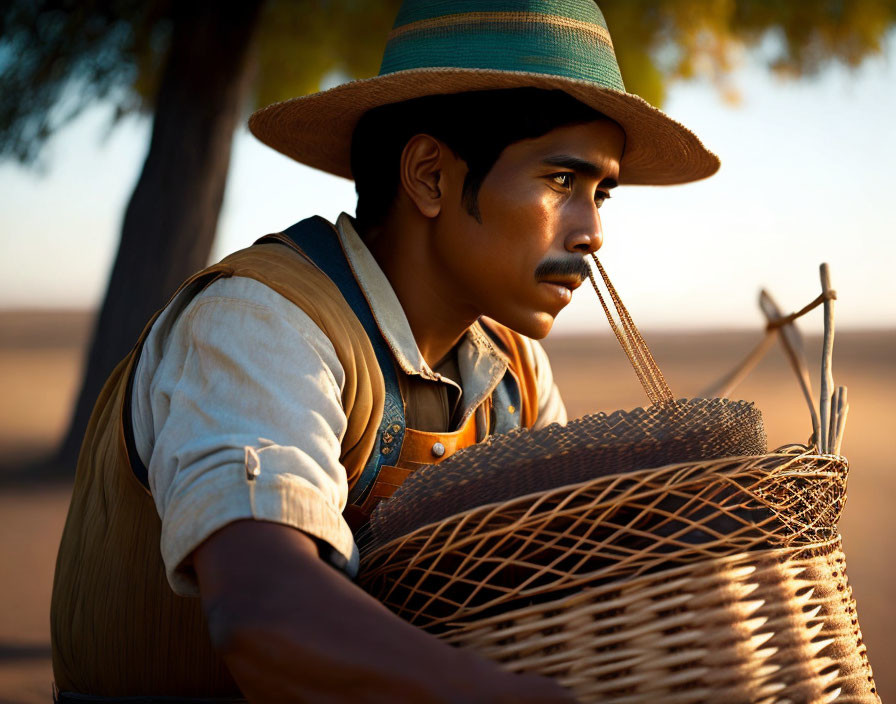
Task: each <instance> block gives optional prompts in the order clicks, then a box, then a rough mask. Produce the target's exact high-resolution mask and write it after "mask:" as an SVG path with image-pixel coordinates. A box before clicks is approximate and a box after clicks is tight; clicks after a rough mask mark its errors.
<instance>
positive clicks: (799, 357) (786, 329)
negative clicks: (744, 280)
mask: <svg viewBox="0 0 896 704" xmlns="http://www.w3.org/2000/svg"><path fill="white" fill-rule="evenodd" d="M810 305H811V304H810ZM759 307H760V308H761V309H762V312H763V313H764V314H765V317H766V320H768V323H769V326H772V325H774V326H775V327H777V329H778V330H779V331H780V333H781V346H782V347H783V348H784V352H785V353H786V354H787V359H788V360H789V361H790V366H791V367H793V371H794V372H796V377H797V380H798V381H799V384H800V388H801V389H802V391H803V398H805V399H806V405H807V406H808V407H809V415H810V416H811V417H812V432H813V433H814V434H815V442H816V443H819V442H820V438H819V436H818V426H819V422H818V413H816V411H815V399H814V398H812V381H811V380H810V377H809V367H808V365H807V364H806V353H805V351H804V349H803V338H802V336H801V335H800V331H799V329H798V328H797V327H796V325H795V324H794V321H795V320H796V316H793V315H791V316H788V318H792V319H790V320H789V321H788V322H787V323H784V324H779V323H780V321H781V320H782V318H784V315H783V314H782V313H781V309H780V308H779V307H778V304H777V302H775V299H774V298H772V295H771V294H770V293H769V292H768V291H766V290H765V289H763V290H762V291H760V293H759ZM807 307H808V306H807Z"/></svg>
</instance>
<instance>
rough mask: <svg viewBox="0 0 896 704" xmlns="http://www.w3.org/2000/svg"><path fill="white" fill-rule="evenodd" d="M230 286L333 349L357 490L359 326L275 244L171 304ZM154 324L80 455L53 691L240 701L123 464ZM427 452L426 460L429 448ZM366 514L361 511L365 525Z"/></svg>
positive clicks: (371, 383)
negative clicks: (130, 408) (264, 299)
mask: <svg viewBox="0 0 896 704" xmlns="http://www.w3.org/2000/svg"><path fill="white" fill-rule="evenodd" d="M225 276H245V277H249V278H253V279H256V280H257V281H259V282H261V283H263V284H265V285H267V286H269V287H270V288H272V289H274V290H275V291H277V292H278V293H279V294H281V295H282V296H284V297H285V298H286V299H288V300H289V301H291V302H293V303H294V304H295V305H297V306H299V307H300V308H301V309H302V310H303V311H305V312H306V313H307V314H308V316H309V317H310V318H311V319H312V320H313V321H314V322H315V323H316V324H317V325H318V326H319V327H320V328H321V330H322V331H323V332H324V334H325V335H326V336H327V337H328V338H329V340H330V341H331V342H332V343H333V346H334V348H335V350H336V355H337V357H338V359H339V362H340V364H341V365H342V367H343V369H344V370H345V386H344V388H343V391H342V405H343V408H344V409H345V412H346V416H347V418H348V425H347V428H346V432H345V436H344V438H343V440H342V450H341V456H340V462H341V463H342V465H343V466H344V467H345V469H346V473H347V476H348V484H349V487H351V486H353V485H354V483H355V482H356V481H357V479H358V477H359V476H360V473H361V471H362V469H363V468H364V465H365V464H366V462H367V459H368V457H369V456H370V453H371V451H372V449H373V447H374V445H375V441H376V435H377V432H378V429H379V423H380V420H381V418H382V413H383V403H384V383H383V377H382V374H381V372H380V369H379V366H378V363H377V360H376V356H375V354H374V351H373V348H372V346H371V344H370V342H369V340H368V337H367V334H366V333H365V331H364V329H363V327H362V326H361V324H360V322H359V321H358V319H357V318H356V317H355V315H354V313H352V311H351V309H350V308H349V306H348V304H347V303H346V302H345V300H344V299H343V297H342V295H341V294H340V292H339V290H338V288H337V287H336V286H335V284H333V282H332V281H330V279H329V278H327V276H326V275H324V274H323V273H322V272H321V271H320V270H319V269H317V267H315V266H314V265H313V264H311V263H310V262H309V261H308V260H307V259H305V257H304V256H302V255H301V254H300V253H298V252H297V251H295V250H294V249H289V248H287V247H284V246H281V245H278V244H262V245H255V246H253V247H250V248H248V249H245V250H242V251H240V252H237V253H235V254H233V255H231V256H229V257H227V258H226V259H224V260H223V261H222V262H220V263H219V264H216V265H214V266H211V267H209V268H208V269H205V270H204V271H202V272H200V273H198V274H196V275H195V276H193V277H192V278H190V279H189V280H188V281H187V282H185V283H184V285H183V286H182V287H181V289H180V290H179V291H178V293H179V292H180V291H181V290H184V289H185V288H190V289H191V290H192V295H195V294H196V293H198V292H199V291H200V290H201V289H202V288H204V287H205V286H208V285H209V284H210V283H211V282H212V281H214V280H215V279H217V278H219V277H225ZM175 295H177V294H175ZM154 320H155V318H153V321H150V323H149V325H147V326H146V329H145V330H144V331H143V333H142V334H141V336H140V338H139V340H138V342H137V344H136V345H135V347H134V349H133V350H132V351H131V353H130V354H129V355H128V356H127V357H125V359H124V360H122V361H121V363H120V364H119V365H118V366H117V367H116V368H115V370H114V371H113V373H112V375H111V376H110V377H109V379H108V380H107V381H106V384H105V386H104V387H103V389H102V391H101V393H100V396H99V399H98V400H97V403H96V406H95V407H94V410H93V414H92V416H91V419H90V423H89V425H88V428H87V433H86V435H85V437H84V442H83V444H82V447H81V453H80V456H79V458H78V467H77V475H76V478H75V486H74V492H73V495H72V500H71V505H70V508H69V513H68V518H67V520H66V525H65V530H64V532H63V535H62V542H61V544H60V548H59V556H58V558H57V562H56V575H55V579H54V582H53V597H52V604H51V611H50V628H51V639H52V648H53V674H54V677H55V681H56V686H57V687H58V688H59V689H60V690H62V691H69V692H79V693H84V694H91V695H96V696H133V695H147V694H151V695H155V696H180V697H228V696H231V697H232V696H239V690H238V688H237V687H236V685H235V683H234V682H233V680H232V679H231V678H230V675H229V673H228V672H227V669H226V667H225V666H224V664H223V662H222V661H221V659H220V658H219V657H218V656H217V655H216V654H215V652H214V650H213V649H212V645H211V641H210V639H209V635H208V629H207V625H206V622H205V619H204V617H203V614H202V609H201V605H200V601H199V599H196V598H186V597H181V596H178V595H176V594H175V593H174V592H173V591H172V590H171V587H170V586H169V584H168V581H167V579H166V576H165V568H164V564H163V562H162V557H161V553H160V548H159V545H160V539H161V520H160V519H159V515H158V513H157V511H156V507H155V503H154V502H153V499H152V496H151V495H150V494H149V492H148V491H147V489H146V488H145V487H144V486H143V485H142V484H141V483H140V482H139V481H138V480H137V478H136V477H135V475H134V473H133V471H132V469H131V465H130V462H129V460H128V453H127V447H126V441H125V426H124V422H123V420H124V411H125V408H126V404H127V403H128V393H127V390H128V385H129V380H130V378H131V373H132V370H133V367H134V365H135V364H136V361H137V359H138V357H139V353H140V349H141V346H142V344H143V341H144V339H145V338H146V335H147V333H148V331H149V329H150V327H151V326H152V323H153V322H154ZM490 327H491V328H492V329H493V332H495V333H496V334H497V336H498V338H499V340H500V341H501V343H502V347H504V348H505V351H506V352H507V353H508V356H509V357H510V359H511V372H512V373H513V374H514V375H515V376H516V377H517V379H518V381H519V385H520V388H521V390H522V393H523V399H524V402H523V409H522V410H523V424H524V425H527V426H531V424H532V423H533V422H534V420H535V413H536V409H537V400H536V398H535V375H534V366H533V364H532V360H531V359H529V358H528V357H527V352H528V348H527V347H526V346H525V345H523V344H522V343H521V338H520V337H519V336H518V335H516V333H511V332H510V331H508V330H507V329H506V328H503V327H501V326H497V325H495V324H490ZM449 435H456V438H455V441H454V442H453V444H452V447H451V449H452V451H454V450H455V449H460V447H462V446H466V445H469V444H471V443H472V442H473V441H474V440H475V437H474V435H473V434H471V433H470V432H469V428H465V429H462V431H459V432H458V433H455V434H449ZM413 437H414V434H413V432H412V433H411V434H410V438H413ZM426 440H427V441H429V438H426ZM446 440H447V438H446ZM424 444H425V449H426V453H428V451H429V448H430V447H431V442H429V443H428V444H426V443H424ZM454 445H457V447H454ZM415 446H416V445H415V443H414V442H410V443H408V448H407V456H405V454H406V453H405V451H403V452H402V458H401V459H402V461H400V462H397V463H396V464H397V465H398V467H397V468H392V470H391V471H387V472H386V473H384V475H383V476H382V477H381V478H380V481H379V482H378V486H379V491H376V492H372V495H376V497H375V498H376V499H377V500H379V499H381V498H386V497H387V496H389V495H390V494H391V493H392V491H394V489H395V488H396V487H397V484H400V482H401V481H403V479H404V477H405V476H407V474H409V473H410V470H412V469H413V468H415V467H416V466H420V463H419V462H418V460H419V459H420V458H419V457H417V456H416V454H418V453H415V452H414V447H415ZM421 446H423V445H421ZM419 454H420V455H421V457H424V456H428V457H429V461H432V458H431V455H428V454H423V453H422V451H421V453H419ZM412 455H414V456H412ZM446 456H447V453H446ZM368 503H375V501H368ZM372 507H373V506H372V505H370V506H369V507H368V506H365V507H364V508H365V513H369V510H370V509H372ZM353 518H355V519H356V518H357V516H354V517H353ZM352 522H353V523H356V520H353V521H352Z"/></svg>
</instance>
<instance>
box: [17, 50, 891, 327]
mask: <svg viewBox="0 0 896 704" xmlns="http://www.w3.org/2000/svg"><path fill="white" fill-rule="evenodd" d="M732 81H733V83H734V85H735V86H736V87H737V88H738V90H739V92H740V94H741V97H742V100H741V102H740V104H738V105H731V104H727V103H725V102H724V101H723V100H722V98H721V97H720V95H719V93H718V91H717V90H716V89H715V88H713V87H712V86H710V85H707V84H705V83H699V82H697V83H682V84H676V85H674V86H673V87H672V88H671V89H670V91H669V96H668V99H667V102H666V104H665V105H664V108H663V109H664V110H665V111H666V112H667V113H668V114H670V115H671V116H672V117H674V118H675V119H677V120H679V121H680V122H682V123H683V124H685V125H686V126H687V127H689V128H690V129H691V130H693V131H694V132H696V133H697V135H699V136H700V137H701V139H702V140H703V142H704V143H705V144H706V145H707V146H708V147H709V148H710V149H711V150H713V151H715V152H716V153H717V154H719V156H720V157H721V160H722V168H721V170H720V171H719V173H718V174H717V175H716V176H714V177H712V178H710V179H708V180H706V181H702V182H698V183H695V184H688V185H684V186H672V187H643V186H629V187H625V186H622V187H620V188H619V189H617V190H616V191H615V192H614V193H613V198H612V200H611V201H609V202H608V203H607V204H606V205H605V206H604V207H603V208H602V210H601V213H602V217H603V228H604V246H603V249H602V250H601V252H600V259H601V262H602V263H603V265H604V267H605V268H606V269H607V271H608V273H609V275H610V277H611V278H612V279H613V282H614V284H615V286H616V288H617V289H618V291H619V292H620V295H621V296H622V299H623V301H625V303H626V305H627V307H628V308H629V311H630V312H631V314H632V316H633V318H634V320H635V321H636V323H638V324H639V325H640V326H641V327H644V328H651V329H664V330H670V329H701V330H712V329H756V330H758V329H759V328H760V327H761V325H762V324H763V318H762V316H761V313H760V312H759V308H758V305H757V294H758V292H759V290H760V288H762V287H766V288H767V289H768V290H769V291H770V292H771V293H772V294H773V295H774V297H775V298H776V299H777V300H778V302H779V304H780V305H781V307H782V308H784V309H786V310H796V309H798V308H801V307H802V306H803V305H804V304H806V303H808V302H809V301H810V300H812V299H813V298H815V296H817V295H818V293H819V292H820V284H819V276H818V266H819V264H820V263H821V262H829V263H830V266H831V272H832V280H833V285H834V287H835V288H836V289H837V291H838V300H837V303H836V310H837V326H838V327H840V328H852V329H857V328H892V327H894V326H896V268H894V264H896V177H894V172H896V33H894V34H893V35H891V36H890V41H889V42H888V43H887V51H886V53H885V55H884V56H881V57H874V58H872V59H869V60H867V61H866V62H865V63H864V64H863V65H862V66H861V67H860V68H859V69H858V70H848V69H845V68H842V67H836V66H835V67H832V68H829V69H826V70H825V71H824V72H823V73H822V74H821V75H820V76H818V77H817V78H814V79H802V80H800V81H792V80H782V79H779V78H776V77H774V76H772V75H770V74H769V73H768V72H767V71H765V70H764V69H762V68H761V67H760V66H759V65H758V64H757V63H755V61H754V60H752V59H749V58H748V59H747V60H746V61H745V63H744V65H743V67H742V68H741V69H739V70H738V71H737V72H736V73H735V74H734V75H733V77H732ZM110 117H111V108H110V106H108V105H102V104H99V105H97V106H95V107H94V108H92V109H90V110H88V111H87V112H86V113H85V114H84V115H83V116H81V117H80V118H79V119H78V120H77V121H75V122H73V123H72V124H71V125H69V126H68V127H66V128H65V129H64V130H62V131H61V132H59V133H58V134H57V135H56V136H55V137H54V138H53V139H52V140H51V141H50V142H49V144H48V145H47V149H46V150H45V152H44V154H43V157H42V160H41V161H42V166H41V168H39V169H35V168H33V167H29V168H26V167H22V166H19V165H16V164H14V163H9V162H5V163H2V164H0V254H2V256H0V309H13V308H90V307H95V306H97V305H98V304H99V302H100V300H101V298H102V295H103V291H104V289H105V284H106V279H107V277H108V272H109V268H110V266H111V264H112V260H113V258H114V255H115V249H116V245H117V238H118V230H119V227H120V224H121V218H122V215H123V213H124V208H125V205H126V203H127V199H128V197H129V196H130V193H131V190H132V189H133V187H134V184H135V182H136V179H137V177H138V175H139V170H140V167H141V165H142V162H143V158H144V156H145V152H146V148H147V145H148V136H149V129H150V123H149V120H148V119H146V118H138V117H132V118H127V119H126V120H124V121H123V122H122V123H121V124H120V125H119V126H117V127H116V128H115V129H114V130H112V131H111V132H109V130H108V126H109V121H110ZM354 202H355V197H354V188H353V184H352V183H351V182H350V181H347V180H345V179H341V178H338V177H335V176H329V175H327V174H324V173H321V172H318V171H315V170H313V169H310V168H308V167H305V166H302V165H300V164H297V163H296V162H293V161H291V160H290V159H288V158H286V157H284V156H282V155H280V154H278V153H277V152H274V151H273V150H271V149H270V148H268V147H265V146H263V145H262V144H261V143H259V142H258V141H257V140H255V139H254V138H253V137H252V136H251V135H250V134H249V133H248V131H247V130H246V129H245V128H243V129H241V130H239V131H238V133H237V135H236V137H235V141H234V152H233V161H232V165H231V172H230V177H229V182H228V187H227V192H226V196H225V203H224V207H223V210H222V213H221V219H220V221H219V232H218V238H217V241H216V244H215V247H214V250H213V253H212V258H213V260H216V259H219V258H220V257H222V256H224V255H225V254H227V253H228V252H230V251H233V250H235V249H238V248H241V247H244V246H247V245H249V244H251V243H252V242H253V241H254V240H255V239H256V238H258V237H259V236H261V235H263V234H266V233H268V232H275V231H279V230H282V229H284V228H286V227H288V226H289V225H291V224H292V223H294V222H296V221H298V220H300V219H303V218H305V217H308V216H310V215H313V214H319V215H323V216H324V217H327V218H328V219H330V220H334V219H335V218H336V216H337V215H338V214H339V212H341V211H343V210H344V211H347V212H350V213H352V212H354ZM161 207H164V206H161ZM602 316H603V314H602V312H601V310H600V308H599V306H598V304H597V302H596V299H595V296H594V294H593V291H591V290H590V288H589V287H587V286H583V287H582V288H580V289H579V290H578V291H577V292H576V295H575V297H574V299H573V302H572V303H571V304H570V305H569V306H568V308H567V309H566V310H564V311H563V312H562V313H561V314H560V316H559V318H558V320H557V323H556V325H555V328H554V329H555V331H556V332H558V333H561V334H562V333H575V332H592V331H595V332H596V331H604V330H606V329H607V323H606V320H605V319H603V317H602ZM802 327H803V329H804V331H806V332H809V333H813V332H820V330H821V317H820V312H819V311H816V312H815V313H813V314H811V315H810V316H808V317H807V318H806V321H805V322H804V323H802Z"/></svg>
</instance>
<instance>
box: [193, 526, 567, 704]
mask: <svg viewBox="0 0 896 704" xmlns="http://www.w3.org/2000/svg"><path fill="white" fill-rule="evenodd" d="M193 564H194V566H195V569H196V574H197V577H198V580H199V589H200V593H201V596H202V604H203V608H204V610H205V613H206V616H207V619H208V623H209V629H210V631H211V635H212V641H213V643H214V645H215V647H216V648H217V649H218V651H219V652H220V654H221V655H222V657H223V659H224V661H225V663H226V664H227V667H228V669H229V670H230V672H231V674H232V675H233V677H234V679H235V680H236V682H237V684H238V685H239V687H240V689H241V690H242V692H243V694H244V695H245V696H246V697H247V698H248V699H249V701H252V702H272V701H315V702H318V701H320V702H324V701H325V702H352V703H353V704H354V703H357V702H390V703H393V702H420V703H423V702H439V703H442V702H464V703H473V702H508V703H510V702H520V703H521V704H523V703H532V704H535V703H539V702H540V703H547V702H572V701H574V700H573V699H572V697H571V696H570V695H569V694H568V693H567V692H566V691H565V690H563V689H562V688H561V687H559V686H558V685H556V684H554V683H553V682H551V681H550V680H547V679H544V678H541V677H535V676H523V675H513V674H509V673H506V672H503V671H501V670H500V669H498V667H497V666H495V665H494V664H492V663H490V662H487V661H485V660H483V659H481V658H479V657H477V656H475V655H473V654H471V653H468V652H467V651H463V650H460V649H456V648H453V647H451V646H448V645H446V644H444V643H442V642H440V641H439V640H437V639H436V638H435V637H433V636H430V635H429V634H427V633H425V632H423V631H421V630H419V629H417V628H415V627H414V626H412V625H410V624H408V623H406V622H405V621H402V620H401V619H400V618H398V617H397V616H395V615H394V614H392V613H391V612H389V611H388V610H387V609H386V608H385V607H384V606H382V605H381V604H380V603H379V602H377V601H376V600H375V599H373V598H372V597H371V596H369V595H368V594H366V593H365V592H363V591H362V590H361V589H359V588H358V587H357V586H355V585H354V584H353V583H352V582H350V581H349V580H348V579H347V578H346V577H345V576H343V575H342V574H340V573H339V572H337V571H336V570H335V569H333V568H332V567H330V566H329V565H327V564H326V563H324V562H323V561H322V560H321V559H320V558H319V557H318V554H317V547H316V545H315V543H314V541H313V540H312V539H311V538H309V537H308V536H307V535H305V534H304V533H302V532H301V531H299V530H296V529H295V528H292V527H290V526H285V525H280V524H276V523H267V522H261V521H238V522H236V523H231V524H230V525H228V526H226V527H225V528H223V529H222V530H220V531H218V532H217V533H215V534H214V535H212V536H211V537H210V538H209V539H208V540H206V541H205V542H204V543H203V544H202V545H200V546H199V548H198V549H197V550H196V552H195V553H194V556H193Z"/></svg>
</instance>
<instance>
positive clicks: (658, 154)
mask: <svg viewBox="0 0 896 704" xmlns="http://www.w3.org/2000/svg"><path fill="white" fill-rule="evenodd" d="M527 86H528V87H535V88H543V89H546V90H557V89H559V90H562V91H565V92H566V93H568V94H569V95H571V96H572V97H574V98H576V99H577V100H579V101H581V102H582V103H585V104H586V105H589V106H590V107H592V108H594V109H595V110H598V111H599V112H602V113H603V114H605V115H607V116H608V117H610V118H612V119H613V120H615V121H616V122H618V123H619V124H620V125H621V126H622V128H623V129H624V130H625V134H626V144H625V151H624V153H623V156H622V162H621V164H620V167H621V168H620V182H621V183H630V184H654V185H660V184H672V183H686V182H688V181H695V180H697V179H701V178H706V177H707V176H711V175H712V174H714V173H715V172H716V171H717V170H718V168H719V159H718V157H717V156H716V155H715V154H713V153H712V152H710V151H709V150H707V149H706V148H705V147H704V146H703V144H702V143H701V142H700V140H699V139H698V138H697V137H696V136H695V135H694V134H693V133H692V132H691V131H690V130H688V129H687V128H686V127H684V126H683V125H681V124H679V123H678V122H676V121H675V120H673V119H671V118H670V117H668V116H667V115H665V114H664V113H662V112H660V111H659V110H657V109H656V108H654V107H653V106H651V105H650V104H649V103H647V102H646V101H645V100H643V99H642V98H639V97H638V96H636V95H632V94H630V93H626V92H625V86H624V85H623V83H622V76H621V75H620V73H619V65H618V63H617V62H616V54H615V53H614V51H613V43H612V41H611V40H610V34H609V32H608V31H607V25H606V22H605V20H604V17H603V14H602V13H601V11H600V9H599V8H598V7H597V5H596V4H595V3H594V2H593V0H405V2H404V4H403V5H402V7H401V9H400V10H399V12H398V17H397V18H396V20H395V25H394V26H393V29H392V31H391V32H390V34H389V37H388V42H387V44H386V49H385V52H384V55H383V63H382V66H381V68H380V73H379V75H378V76H375V77H373V78H368V79H364V80H359V81H352V82H350V83H345V84H343V85H341V86H337V87H336V88H332V89H330V90H326V91H322V92H320V93H314V94H312V95H308V96H303V97H300V98H293V99H292V100H287V101H284V102H282V103H276V104H274V105H269V106H268V107H266V108H263V109H261V110H259V111H257V112H256V113H255V114H253V115H252V117H251V118H250V119H249V129H250V130H251V131H252V133H253V134H254V135H255V136H256V137H258V139H260V140H261V141H262V142H264V143H265V144H267V145H268V146H270V147H273V148H274V149H276V150H277V151H279V152H282V153H283V154H286V155H287V156H289V157H292V158H293V159H295V160H296V161H300V162H302V163H305V164H308V165H309V166H313V167H315V168H317V169H322V170H323V171H328V172H330V173H332V174H336V175H338V176H344V177H346V178H351V176H352V174H351V167H350V165H349V163H350V160H349V157H350V148H351V138H352V132H353V130H354V128H355V125H356V124H357V122H358V120H359V119H360V117H361V116H362V115H363V114H364V113H365V112H367V111H368V110H370V109H372V108H375V107H379V106H381V105H386V104H389V103H397V102H401V101H404V100H410V99H412V98H420V97H423V96H427V95H436V94H443V93H461V92H466V91H477V90H496V89H502V88H521V87H527Z"/></svg>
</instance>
